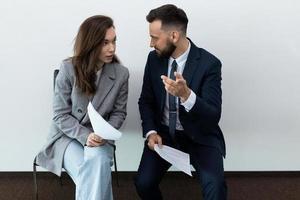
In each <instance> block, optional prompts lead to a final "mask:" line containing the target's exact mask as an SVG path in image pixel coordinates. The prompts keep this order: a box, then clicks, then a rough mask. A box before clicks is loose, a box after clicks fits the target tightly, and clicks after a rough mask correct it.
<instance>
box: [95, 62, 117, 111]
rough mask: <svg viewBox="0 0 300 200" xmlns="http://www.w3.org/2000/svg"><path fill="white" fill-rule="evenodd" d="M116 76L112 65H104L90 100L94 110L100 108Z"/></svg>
mask: <svg viewBox="0 0 300 200" xmlns="http://www.w3.org/2000/svg"><path fill="white" fill-rule="evenodd" d="M115 79H116V74H115V68H114V66H113V64H105V65H104V67H103V70H102V72H101V75H100V80H99V81H98V84H97V90H96V93H95V95H94V98H93V100H92V104H93V106H94V108H95V109H96V110H98V108H99V107H100V106H101V104H102V103H103V101H104V99H105V97H106V96H107V94H108V93H109V91H110V90H111V88H112V87H113V86H114V84H115Z"/></svg>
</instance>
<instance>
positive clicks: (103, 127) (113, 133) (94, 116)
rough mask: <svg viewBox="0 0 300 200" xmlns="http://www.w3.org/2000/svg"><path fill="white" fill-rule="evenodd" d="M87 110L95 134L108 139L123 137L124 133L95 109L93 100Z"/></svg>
mask: <svg viewBox="0 0 300 200" xmlns="http://www.w3.org/2000/svg"><path fill="white" fill-rule="evenodd" d="M87 110H88V115H89V118H90V121H91V124H92V127H93V129H94V132H95V134H97V135H99V136H100V137H102V138H103V139H106V140H118V139H120V138H121V136H122V133H121V132H120V131H118V130H117V129H115V128H114V127H112V126H111V125H110V124H109V123H108V122H107V121H105V119H103V117H102V116H101V115H100V114H99V113H98V112H97V111H96V110H95V108H94V106H93V105H92V103H91V102H90V103H89V105H88V107H87Z"/></svg>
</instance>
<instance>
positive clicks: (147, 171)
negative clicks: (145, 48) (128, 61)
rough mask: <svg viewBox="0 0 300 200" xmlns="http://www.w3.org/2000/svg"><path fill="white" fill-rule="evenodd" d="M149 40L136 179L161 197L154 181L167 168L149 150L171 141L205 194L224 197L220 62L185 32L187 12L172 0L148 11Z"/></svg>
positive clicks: (155, 199)
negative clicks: (187, 160)
mask: <svg viewBox="0 0 300 200" xmlns="http://www.w3.org/2000/svg"><path fill="white" fill-rule="evenodd" d="M147 21H148V22H149V30H150V37H151V43H150V46H151V47H153V48H154V49H155V50H154V51H152V52H150V53H149V55H148V59H147V63H146V67H145V73H144V79H143V87H142V92H141V96H140V99H139V109H140V114H141V119H142V127H143V136H144V137H146V141H145V146H144V151H143V155H142V158H141V162H140V166H139V169H138V174H137V177H136V179H135V185H136V189H137V192H138V194H139V196H140V197H141V198H142V199H144V200H147V199H149V200H159V199H162V194H161V192H160V190H159V183H160V181H161V179H162V177H163V175H164V174H165V173H166V171H167V170H168V169H169V168H170V166H171V165H170V163H168V162H167V161H165V160H163V159H162V158H161V157H159V155H158V154H157V153H156V152H155V151H154V150H153V149H154V145H156V144H157V145H158V146H161V145H162V144H164V145H168V146H172V147H174V148H177V149H179V150H181V151H184V152H187V153H188V154H189V155H190V159H191V164H192V165H193V166H194V168H195V170H196V177H197V179H198V180H199V182H200V184H201V186H202V194H203V196H204V199H206V200H208V199H215V200H221V199H226V184H225V181H224V170H223V157H224V156H225V143H224V139H223V134H222V132H221V129H220V128H219V125H218V123H219V120H220V116H221V101H222V100H221V93H222V91H221V62H220V61H219V60H218V59H217V58H216V57H215V56H213V55H212V54H210V53H208V52H207V51H205V50H204V49H201V48H198V47H196V46H195V45H194V44H193V42H192V41H191V40H190V39H188V38H187V36H186V30H187V24H188V18H187V16H186V14H185V12H184V11H183V10H182V9H180V8H177V7H176V6H174V5H163V6H161V7H158V8H156V9H153V10H151V11H150V13H149V14H148V15H147Z"/></svg>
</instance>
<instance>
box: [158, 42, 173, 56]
mask: <svg viewBox="0 0 300 200" xmlns="http://www.w3.org/2000/svg"><path fill="white" fill-rule="evenodd" d="M175 49H176V46H175V45H174V44H173V43H172V42H170V41H168V42H167V45H166V47H165V48H164V49H163V50H161V51H159V52H157V51H156V52H157V54H158V56H159V57H161V58H169V57H170V56H171V55H172V54H173V52H174V51H175Z"/></svg>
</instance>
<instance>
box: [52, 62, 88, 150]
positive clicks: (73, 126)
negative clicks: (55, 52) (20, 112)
mask: <svg viewBox="0 0 300 200" xmlns="http://www.w3.org/2000/svg"><path fill="white" fill-rule="evenodd" d="M66 67H69V66H66V65H65V64H64V63H63V64H62V65H61V67H60V71H59V73H58V75H57V78H56V81H55V90H54V99H53V112H54V113H53V115H54V116H53V121H54V123H55V124H56V126H57V127H58V128H59V129H60V130H61V131H62V132H63V133H64V134H66V135H67V136H68V137H70V138H74V139H77V140H78V141H79V142H80V143H81V144H82V145H85V143H86V141H87V137H88V135H89V134H90V133H91V132H92V131H91V130H90V129H88V128H87V127H85V126H82V125H81V124H80V123H79V121H78V120H77V119H76V118H75V117H74V116H72V115H71V113H72V101H71V92H72V87H73V86H72V81H71V78H70V75H69V74H68V72H67V70H66Z"/></svg>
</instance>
